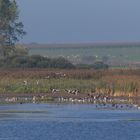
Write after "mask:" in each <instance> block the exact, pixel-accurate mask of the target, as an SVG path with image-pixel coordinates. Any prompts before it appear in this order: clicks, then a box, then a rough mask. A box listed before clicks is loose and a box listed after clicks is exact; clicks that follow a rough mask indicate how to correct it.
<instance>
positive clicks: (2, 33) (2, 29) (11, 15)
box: [0, 0, 26, 56]
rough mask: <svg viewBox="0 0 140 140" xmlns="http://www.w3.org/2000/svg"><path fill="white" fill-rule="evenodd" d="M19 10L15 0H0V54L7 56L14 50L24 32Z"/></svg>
mask: <svg viewBox="0 0 140 140" xmlns="http://www.w3.org/2000/svg"><path fill="white" fill-rule="evenodd" d="M18 19H19V10H18V6H17V3H16V1H15V0H0V55H1V56H7V55H9V54H10V53H12V52H13V51H14V46H15V43H16V42H17V41H19V38H20V37H23V35H25V34H26V32H25V31H24V30H23V24H22V22H19V20H18Z"/></svg>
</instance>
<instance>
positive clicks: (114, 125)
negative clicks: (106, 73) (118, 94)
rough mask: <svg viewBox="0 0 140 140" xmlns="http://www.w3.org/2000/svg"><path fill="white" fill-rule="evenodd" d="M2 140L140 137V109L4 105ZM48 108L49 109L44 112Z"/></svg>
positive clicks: (0, 119)
mask: <svg viewBox="0 0 140 140" xmlns="http://www.w3.org/2000/svg"><path fill="white" fill-rule="evenodd" d="M0 110H1V111H2V110H3V111H4V110H16V111H18V110H20V111H25V110H26V111H27V110H34V111H42V112H40V113H38V112H36V113H27V112H26V113H16V112H14V113H4V112H3V113H2V112H1V113H0V140H140V111H139V110H102V109H98V110H97V109H96V108H95V107H94V105H78V104H77V105H76V104H75V105H72V104H65V105H64V104H22V105H19V104H17V105H3V106H0ZM46 110H47V112H45V111H46Z"/></svg>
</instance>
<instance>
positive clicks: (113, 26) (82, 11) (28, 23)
mask: <svg viewBox="0 0 140 140" xmlns="http://www.w3.org/2000/svg"><path fill="white" fill-rule="evenodd" d="M17 3H18V5H19V9H20V15H19V16H20V20H21V21H22V22H23V24H24V29H25V30H26V32H27V35H26V36H25V37H24V38H23V39H22V40H21V42H22V43H33V42H36V43H81V42H84V43H87V42H100V41H101V42H113V41H115V42H126V41H129V42H135V41H137V42H139V41H140V0H17Z"/></svg>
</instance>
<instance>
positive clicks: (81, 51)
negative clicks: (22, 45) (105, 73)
mask: <svg viewBox="0 0 140 140" xmlns="http://www.w3.org/2000/svg"><path fill="white" fill-rule="evenodd" d="M28 47H29V48H30V49H29V50H30V51H29V52H30V54H40V55H43V56H49V57H59V56H63V57H66V58H67V59H69V60H70V61H72V62H73V63H92V62H94V61H100V60H102V61H105V62H106V63H108V64H110V65H111V66H116V67H117V66H127V67H128V66H129V67H131V66H133V67H139V66H140V44H81V45H80V44H59V45H57V44H54V45H53V44H49V45H39V44H32V45H28Z"/></svg>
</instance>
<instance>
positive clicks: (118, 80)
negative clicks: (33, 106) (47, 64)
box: [0, 69, 140, 97]
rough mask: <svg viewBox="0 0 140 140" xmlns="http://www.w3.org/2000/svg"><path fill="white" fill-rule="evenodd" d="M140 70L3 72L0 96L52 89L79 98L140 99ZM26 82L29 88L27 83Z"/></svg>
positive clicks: (49, 91)
mask: <svg viewBox="0 0 140 140" xmlns="http://www.w3.org/2000/svg"><path fill="white" fill-rule="evenodd" d="M139 77H140V70H87V69H86V70H81V69H80V70H78V69H75V70H72V69H71V70H59V69H58V70H57V69H9V70H0V93H1V94H2V93H3V94H7V93H9V94H10V93H11V94H13V93H15V94H22V93H30V94H32V93H33V94H40V93H44V94H48V93H51V89H52V88H54V89H59V90H60V93H64V94H65V89H77V90H79V91H80V93H79V94H80V95H82V94H88V93H102V94H106V95H110V96H124V97H138V96H140V78H139ZM24 81H27V84H25V83H24Z"/></svg>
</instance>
